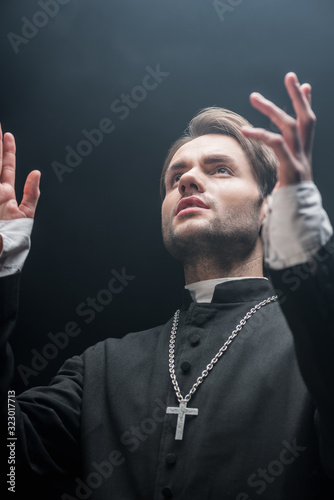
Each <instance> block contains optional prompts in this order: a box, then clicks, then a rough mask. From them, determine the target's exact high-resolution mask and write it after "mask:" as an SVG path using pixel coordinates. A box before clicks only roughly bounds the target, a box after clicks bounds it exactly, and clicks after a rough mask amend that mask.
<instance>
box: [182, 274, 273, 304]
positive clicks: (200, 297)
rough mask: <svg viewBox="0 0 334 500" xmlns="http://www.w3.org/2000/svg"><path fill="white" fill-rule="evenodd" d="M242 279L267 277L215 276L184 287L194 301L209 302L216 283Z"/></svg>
mask: <svg viewBox="0 0 334 500" xmlns="http://www.w3.org/2000/svg"><path fill="white" fill-rule="evenodd" d="M244 279H254V280H267V281H268V278H262V277H260V278H259V277H255V276H254V277H253V276H242V277H239V278H216V279H212V280H205V281H196V283H191V284H190V285H186V286H185V287H184V288H185V289H186V290H189V292H190V295H191V298H192V300H193V301H194V302H211V301H212V297H213V294H214V291H215V287H216V285H220V284H221V283H225V282H227V281H236V280H244Z"/></svg>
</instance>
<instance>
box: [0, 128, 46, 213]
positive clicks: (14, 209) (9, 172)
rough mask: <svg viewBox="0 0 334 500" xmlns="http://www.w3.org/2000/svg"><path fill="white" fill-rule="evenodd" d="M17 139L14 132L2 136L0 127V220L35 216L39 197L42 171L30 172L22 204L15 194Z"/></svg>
mask: <svg viewBox="0 0 334 500" xmlns="http://www.w3.org/2000/svg"><path fill="white" fill-rule="evenodd" d="M15 153H16V149H15V139H14V136H13V135H12V134H5V136H4V137H2V131H1V128H0V220H14V219H20V218H26V217H29V218H33V217H34V215H35V211H36V206H37V201H38V198H39V179H40V172H38V171H37V170H34V171H33V172H30V174H29V175H28V177H27V180H26V183H25V185H24V190H23V197H22V201H21V203H20V205H19V204H18V203H17V201H16V195H15V188H14V186H15V168H16V161H15Z"/></svg>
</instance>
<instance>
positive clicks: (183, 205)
mask: <svg viewBox="0 0 334 500" xmlns="http://www.w3.org/2000/svg"><path fill="white" fill-rule="evenodd" d="M208 208H209V207H208V206H207V205H206V204H205V203H204V202H203V201H202V200H200V199H199V198H197V197H196V196H188V197H187V198H182V200H180V201H179V204H178V206H177V209H176V215H179V213H180V212H183V213H188V212H189V213H192V212H196V211H198V209H208Z"/></svg>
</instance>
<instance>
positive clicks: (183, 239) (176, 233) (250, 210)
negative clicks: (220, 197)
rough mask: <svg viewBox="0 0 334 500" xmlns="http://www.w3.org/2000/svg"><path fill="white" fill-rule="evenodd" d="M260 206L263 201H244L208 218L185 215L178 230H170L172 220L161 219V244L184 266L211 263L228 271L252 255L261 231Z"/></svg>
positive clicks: (174, 228)
mask: <svg viewBox="0 0 334 500" xmlns="http://www.w3.org/2000/svg"><path fill="white" fill-rule="evenodd" d="M261 204H262V200H261V202H259V201H258V202H247V203H245V204H243V205H242V206H240V205H238V207H235V208H229V209H227V210H226V211H225V212H224V214H223V216H219V215H215V216H214V217H213V218H211V219H206V218H205V217H203V218H202V217H201V216H198V215H197V214H189V215H186V216H184V217H186V218H187V219H188V220H183V221H180V223H179V224H178V226H177V227H173V217H172V218H170V219H168V220H164V221H162V235H163V241H164V245H165V247H166V249H167V251H168V252H169V253H170V254H171V255H172V256H173V257H174V258H175V259H177V260H179V261H181V262H182V263H183V264H185V265H193V264H196V263H198V262H199V261H202V262H203V264H204V262H205V261H208V260H211V261H212V260H213V261H216V262H220V263H221V264H222V265H223V266H224V267H225V268H226V267H227V268H229V267H231V266H233V265H235V264H236V263H238V262H243V261H245V260H246V259H247V258H248V257H249V256H250V255H251V254H252V253H253V252H254V249H255V246H256V244H257V242H258V238H259V234H260V229H261V224H260V210H261ZM212 208H213V209H214V208H215V207H212ZM215 213H216V214H218V211H215ZM204 265H205V264H204Z"/></svg>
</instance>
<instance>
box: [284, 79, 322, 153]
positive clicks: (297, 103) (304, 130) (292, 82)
mask: <svg viewBox="0 0 334 500" xmlns="http://www.w3.org/2000/svg"><path fill="white" fill-rule="evenodd" d="M285 86H286V89H287V91H288V94H289V96H290V99H291V101H292V105H293V108H294V110H295V113H296V116H297V120H298V129H299V133H300V137H301V142H302V144H303V148H304V151H305V153H306V155H307V156H309V155H310V154H311V151H312V146H313V139H314V129H315V123H316V116H315V114H314V112H313V110H312V108H311V85H309V84H308V83H305V84H303V85H300V83H299V82H298V78H297V76H296V75H295V73H288V74H287V75H286V76H285Z"/></svg>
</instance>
